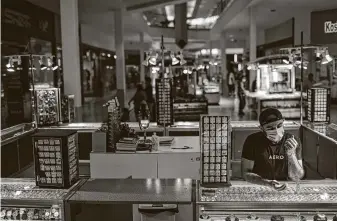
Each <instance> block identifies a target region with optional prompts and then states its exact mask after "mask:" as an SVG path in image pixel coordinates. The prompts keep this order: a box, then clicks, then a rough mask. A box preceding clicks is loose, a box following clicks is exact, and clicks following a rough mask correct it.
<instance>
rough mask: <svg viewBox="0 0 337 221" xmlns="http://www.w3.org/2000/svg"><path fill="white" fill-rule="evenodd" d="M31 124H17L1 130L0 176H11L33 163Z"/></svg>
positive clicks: (32, 130) (32, 129) (34, 130)
mask: <svg viewBox="0 0 337 221" xmlns="http://www.w3.org/2000/svg"><path fill="white" fill-rule="evenodd" d="M35 132H36V129H34V128H33V127H32V125H31V124H19V125H16V126H13V127H10V128H6V129H4V130H2V131H1V177H13V176H15V175H16V174H18V173H20V172H21V171H23V170H25V169H26V168H27V167H29V166H31V165H32V163H33V145H32V139H31V135H32V134H34V133H35Z"/></svg>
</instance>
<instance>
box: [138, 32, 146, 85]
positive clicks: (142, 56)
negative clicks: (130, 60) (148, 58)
mask: <svg viewBox="0 0 337 221" xmlns="http://www.w3.org/2000/svg"><path fill="white" fill-rule="evenodd" d="M139 38H140V45H141V47H140V51H139V53H140V82H145V66H144V65H143V64H142V63H143V61H144V33H143V32H141V33H140V34H139Z"/></svg>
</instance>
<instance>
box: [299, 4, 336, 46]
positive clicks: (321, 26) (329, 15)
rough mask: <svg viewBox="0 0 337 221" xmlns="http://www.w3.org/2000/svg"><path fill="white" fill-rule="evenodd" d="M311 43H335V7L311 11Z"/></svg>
mask: <svg viewBox="0 0 337 221" xmlns="http://www.w3.org/2000/svg"><path fill="white" fill-rule="evenodd" d="M304 34H305V33H304ZM311 43H312V44H322V45H324V44H336V43H337V9H332V10H325V11H316V12H312V13H311Z"/></svg>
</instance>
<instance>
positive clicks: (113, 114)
mask: <svg viewBox="0 0 337 221" xmlns="http://www.w3.org/2000/svg"><path fill="white" fill-rule="evenodd" d="M103 106H104V107H105V108H106V109H107V111H108V120H107V127H108V130H107V136H106V137H107V150H108V151H112V152H115V151H116V144H117V142H118V141H119V138H120V123H121V112H120V107H119V102H118V99H117V98H113V99H111V100H110V101H108V102H107V103H106V104H105V105H103Z"/></svg>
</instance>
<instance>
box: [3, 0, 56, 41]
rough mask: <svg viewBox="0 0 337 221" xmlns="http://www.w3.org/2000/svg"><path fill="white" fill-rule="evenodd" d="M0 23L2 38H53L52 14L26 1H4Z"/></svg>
mask: <svg viewBox="0 0 337 221" xmlns="http://www.w3.org/2000/svg"><path fill="white" fill-rule="evenodd" d="M1 6H2V8H1V24H2V26H3V27H2V29H3V30H4V31H3V33H4V39H5V40H12V39H13V38H17V35H18V33H22V35H23V36H29V37H36V38H39V39H43V40H47V39H48V40H53V39H54V32H55V30H54V14H53V13H52V12H49V11H47V10H45V9H42V8H39V7H37V6H35V5H33V4H31V3H29V2H26V1H12V0H11V1H6V2H5V4H4V5H1Z"/></svg>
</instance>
